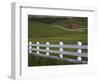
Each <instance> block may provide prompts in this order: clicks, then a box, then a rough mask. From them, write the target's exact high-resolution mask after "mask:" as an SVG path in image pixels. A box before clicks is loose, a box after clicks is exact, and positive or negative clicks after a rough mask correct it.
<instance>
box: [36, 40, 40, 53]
mask: <svg viewBox="0 0 100 82" xmlns="http://www.w3.org/2000/svg"><path fill="white" fill-rule="evenodd" d="M36 44H37V46H36V48H37V51H36V53H37V54H40V52H39V49H40V47H39V44H40V43H39V42H37V43H36Z"/></svg>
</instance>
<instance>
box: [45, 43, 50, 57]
mask: <svg viewBox="0 0 100 82" xmlns="http://www.w3.org/2000/svg"><path fill="white" fill-rule="evenodd" d="M49 44H50V43H49V42H46V45H47V47H46V55H49Z"/></svg>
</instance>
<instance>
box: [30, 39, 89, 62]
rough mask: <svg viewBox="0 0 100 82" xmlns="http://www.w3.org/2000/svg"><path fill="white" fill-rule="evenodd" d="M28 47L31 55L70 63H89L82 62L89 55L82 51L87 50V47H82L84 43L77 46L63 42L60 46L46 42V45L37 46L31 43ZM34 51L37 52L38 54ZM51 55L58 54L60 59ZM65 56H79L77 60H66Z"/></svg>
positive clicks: (38, 44) (78, 43) (37, 44)
mask: <svg viewBox="0 0 100 82" xmlns="http://www.w3.org/2000/svg"><path fill="white" fill-rule="evenodd" d="M28 46H29V47H28V50H29V53H32V54H34V55H38V56H42V57H47V58H52V59H62V60H65V61H68V62H81V63H87V61H83V60H82V57H87V53H82V49H87V45H82V42H80V41H78V42H77V45H69V44H63V42H59V44H50V43H49V42H46V44H40V43H39V42H37V43H36V44H35V43H32V42H29V45H28ZM33 47H36V48H33ZM40 47H45V49H40ZM50 48H59V50H50ZM64 48H74V49H77V52H69V51H64ZM33 51H35V52H36V53H35V52H33ZM40 52H45V54H41V53H40ZM50 53H55V54H58V55H59V57H58V56H51V55H50ZM64 55H69V56H77V59H71V58H64Z"/></svg>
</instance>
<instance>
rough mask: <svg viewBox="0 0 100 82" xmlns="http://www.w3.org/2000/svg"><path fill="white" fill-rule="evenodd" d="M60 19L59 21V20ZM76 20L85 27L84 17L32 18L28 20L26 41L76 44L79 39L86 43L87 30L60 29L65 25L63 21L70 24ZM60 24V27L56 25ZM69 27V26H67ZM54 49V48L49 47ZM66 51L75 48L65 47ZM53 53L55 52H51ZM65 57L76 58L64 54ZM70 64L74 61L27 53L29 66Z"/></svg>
mask: <svg viewBox="0 0 100 82" xmlns="http://www.w3.org/2000/svg"><path fill="white" fill-rule="evenodd" d="M60 20H61V21H60ZM75 21H76V22H77V24H79V27H80V28H87V20H86V19H82V18H79V19H76V20H74V21H73V20H71V19H68V21H66V20H65V19H59V18H34V19H31V20H29V21H28V42H33V43H36V42H40V43H46V42H50V43H51V44H58V43H59V42H61V41H62V42H64V44H77V42H78V41H81V42H82V43H83V44H86V45H87V44H88V43H87V40H88V39H87V38H88V36H87V31H84V32H80V31H73V30H67V29H66V30H65V29H62V28H64V27H63V26H65V24H64V23H67V24H69V25H68V26H70V24H71V23H72V22H75ZM56 25H58V26H61V27H62V28H59V27H57V26H56ZM68 28H70V27H68ZM51 49H55V48H51ZM65 50H66V51H77V49H65ZM85 52H87V51H86V50H85ZM51 55H55V54H51ZM66 57H67V58H77V57H74V56H71V57H70V56H66ZM83 59H85V60H87V58H83ZM65 64H66V65H69V64H70V65H71V64H76V63H70V62H65V61H63V60H56V59H48V58H43V57H39V56H36V55H34V54H28V65H29V66H44V65H65Z"/></svg>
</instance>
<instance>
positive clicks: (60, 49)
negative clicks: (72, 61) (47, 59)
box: [59, 42, 63, 58]
mask: <svg viewBox="0 0 100 82" xmlns="http://www.w3.org/2000/svg"><path fill="white" fill-rule="evenodd" d="M59 45H60V48H59V51H60V54H59V57H60V58H63V53H62V52H63V48H62V46H63V42H59Z"/></svg>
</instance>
